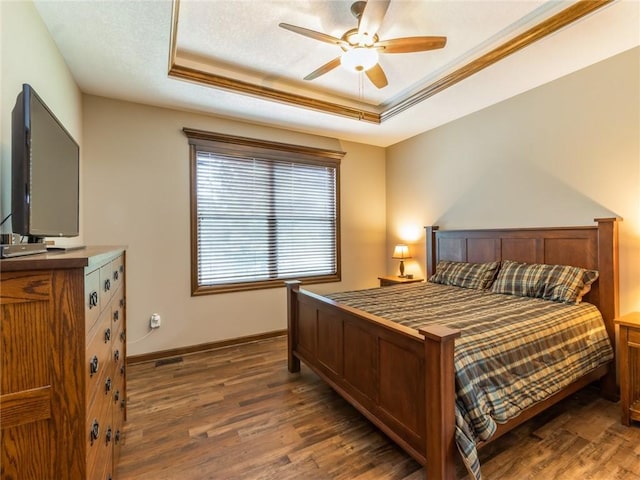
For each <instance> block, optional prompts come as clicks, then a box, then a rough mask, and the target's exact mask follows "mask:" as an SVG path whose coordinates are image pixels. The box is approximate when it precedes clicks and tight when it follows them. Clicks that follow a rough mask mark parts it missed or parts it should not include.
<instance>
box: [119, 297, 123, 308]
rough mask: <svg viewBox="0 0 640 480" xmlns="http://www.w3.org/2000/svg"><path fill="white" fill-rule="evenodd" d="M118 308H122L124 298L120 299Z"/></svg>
mask: <svg viewBox="0 0 640 480" xmlns="http://www.w3.org/2000/svg"><path fill="white" fill-rule="evenodd" d="M120 308H124V298H121V299H120Z"/></svg>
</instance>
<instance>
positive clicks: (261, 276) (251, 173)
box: [184, 128, 344, 295]
mask: <svg viewBox="0 0 640 480" xmlns="http://www.w3.org/2000/svg"><path fill="white" fill-rule="evenodd" d="M184 132H185V134H186V135H187V137H188V138H189V145H190V158H191V284H192V285H191V290H192V294H193V295H202V294H208V293H220V292H229V291H237V290H249V289H257V288H269V287H278V286H282V285H283V281H284V280H287V279H299V280H303V281H304V282H305V283H319V282H330V281H338V280H340V249H339V245H340V228H339V227H340V215H339V184H340V183H339V179H340V169H339V167H340V160H341V158H342V157H343V155H344V153H343V152H338V151H333V150H321V149H316V148H310V147H303V146H298V145H287V144H282V143H276V142H268V141H263V140H253V139H249V138H243V137H235V136H230V135H221V134H217V133H209V132H202V131H199V130H192V129H187V128H185V129H184Z"/></svg>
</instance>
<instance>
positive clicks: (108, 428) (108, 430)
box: [105, 427, 111, 444]
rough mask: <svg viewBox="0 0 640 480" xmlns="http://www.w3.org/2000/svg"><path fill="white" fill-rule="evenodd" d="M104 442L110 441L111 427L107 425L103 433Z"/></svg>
mask: <svg viewBox="0 0 640 480" xmlns="http://www.w3.org/2000/svg"><path fill="white" fill-rule="evenodd" d="M105 438H106V440H107V441H106V443H107V444H108V443H109V442H110V441H111V427H107V433H106V434H105Z"/></svg>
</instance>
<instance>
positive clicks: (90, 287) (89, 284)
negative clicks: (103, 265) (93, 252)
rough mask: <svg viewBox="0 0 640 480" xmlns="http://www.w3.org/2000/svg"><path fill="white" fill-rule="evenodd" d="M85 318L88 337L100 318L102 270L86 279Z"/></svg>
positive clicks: (95, 271) (90, 274)
mask: <svg viewBox="0 0 640 480" xmlns="http://www.w3.org/2000/svg"><path fill="white" fill-rule="evenodd" d="M84 295H85V299H84V317H85V332H87V335H88V334H89V331H90V330H91V328H92V327H93V326H94V325H95V323H96V320H98V317H99V316H100V297H101V295H100V270H94V271H93V272H90V273H88V274H87V275H85V277H84Z"/></svg>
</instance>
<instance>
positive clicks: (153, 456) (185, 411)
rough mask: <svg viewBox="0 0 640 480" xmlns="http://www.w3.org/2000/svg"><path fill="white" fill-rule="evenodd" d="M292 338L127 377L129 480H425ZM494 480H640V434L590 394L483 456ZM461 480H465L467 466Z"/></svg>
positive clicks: (154, 365)
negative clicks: (299, 354) (296, 355)
mask: <svg viewBox="0 0 640 480" xmlns="http://www.w3.org/2000/svg"><path fill="white" fill-rule="evenodd" d="M286 356H287V354H286V337H279V338H270V339H266V340H261V341H258V342H253V343H248V344H245V345H240V346H233V347H226V348H222V349H219V350H214V351H210V352H204V353H197V354H190V355H185V356H183V357H180V358H179V359H175V360H174V361H172V362H162V361H160V362H149V363H144V364H136V365H130V366H129V367H128V370H127V372H128V377H127V387H128V413H127V418H128V421H127V423H126V425H125V441H124V445H123V447H122V452H121V456H120V461H119V464H118V466H117V472H118V477H117V478H118V479H119V480H134V479H135V480H147V479H148V480H151V479H153V480H206V479H216V480H254V479H255V480H269V479H273V480H299V479H303V480H378V479H381V480H382V479H384V480H422V479H424V469H423V468H422V467H421V466H420V465H419V464H418V463H417V462H416V461H414V460H413V459H412V458H411V457H410V456H408V455H407V454H406V453H404V452H403V451H401V450H400V449H399V448H398V447H397V446H396V445H395V444H394V443H393V442H391V441H390V440H389V439H388V438H387V437H386V436H385V435H383V434H382V433H380V431H379V430H378V429H377V428H376V427H374V426H373V425H372V424H371V423H370V422H368V421H367V420H366V419H365V418H364V417H363V416H362V415H361V414H360V413H358V412H357V411H356V410H355V409H354V408H353V407H351V406H350V405H349V404H347V403H346V402H345V401H344V400H343V399H342V398H340V397H339V396H338V395H337V394H336V393H335V392H334V391H333V390H332V389H331V388H329V387H328V386H327V385H326V384H325V383H324V382H323V381H321V380H320V379H319V378H318V377H317V376H316V375H315V374H314V373H312V372H311V371H309V369H307V368H306V367H305V366H304V364H303V366H302V371H301V372H300V373H299V374H290V373H289V372H288V371H287V365H286V364H287V360H286ZM480 460H481V464H482V472H483V478H484V479H485V480H492V479H500V480H526V479H532V480H533V479H536V480H538V479H554V480H584V479H591V480H611V479H621V480H640V427H639V426H638V424H636V425H635V426H632V427H625V426H623V425H621V424H620V406H619V404H616V403H611V402H608V401H606V400H604V399H602V398H600V397H599V396H598V395H597V393H596V392H595V390H594V389H589V388H587V389H585V390H582V391H581V392H578V393H577V394H576V395H574V396H572V397H570V398H568V399H567V400H565V401H563V402H561V403H560V404H558V405H557V406H555V407H553V408H552V409H551V410H549V411H546V412H543V413H542V414H541V415H539V416H538V417H536V418H534V419H532V420H530V421H528V422H526V423H524V424H523V425H521V426H520V427H518V428H517V429H515V430H513V431H511V432H509V433H507V434H505V435H504V436H503V437H502V438H500V439H498V440H496V442H494V443H492V444H490V445H488V446H487V447H486V448H484V449H482V450H481V451H480ZM458 478H460V479H465V478H467V476H466V471H465V469H464V467H463V466H462V463H461V462H459V465H458Z"/></svg>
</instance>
